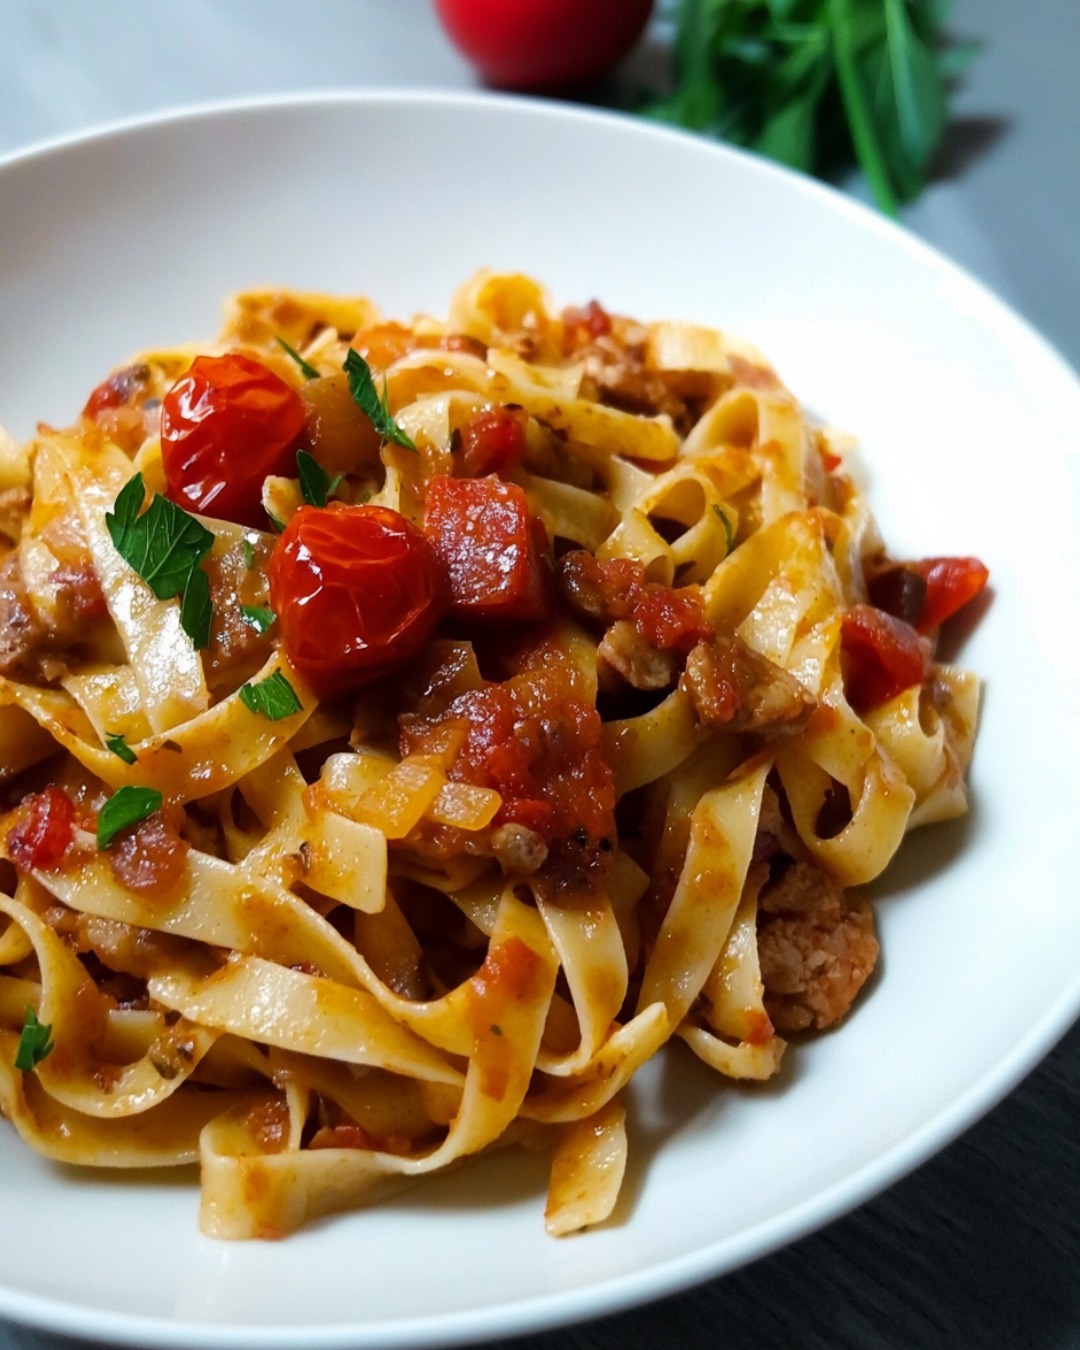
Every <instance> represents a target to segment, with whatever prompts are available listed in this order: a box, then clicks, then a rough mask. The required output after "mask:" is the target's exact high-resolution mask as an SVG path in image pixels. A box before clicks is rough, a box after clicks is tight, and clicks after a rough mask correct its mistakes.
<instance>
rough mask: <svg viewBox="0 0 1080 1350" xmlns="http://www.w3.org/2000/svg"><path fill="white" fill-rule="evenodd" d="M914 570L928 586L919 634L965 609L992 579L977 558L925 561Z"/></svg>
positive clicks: (918, 626) (916, 564) (920, 617)
mask: <svg viewBox="0 0 1080 1350" xmlns="http://www.w3.org/2000/svg"><path fill="white" fill-rule="evenodd" d="M913 567H914V569H915V571H916V572H918V574H919V575H920V576H921V577H922V579H923V581H925V583H926V598H925V600H924V601H923V605H922V612H921V613H920V615H919V621H918V623H917V625H916V627H917V628H918V630H919V632H920V633H926V632H929V631H930V629H932V628H937V627H938V625H939V624H943V623H944V622H945V620H946V619H949V618H951V617H952V616H953V615H954V614H955V613H956V612H957V610H960V609H963V607H964V606H965V605H966V604H968V603H969V602H970V601H972V600H974V599H975V597H976V596H977V595H978V594H979V593H980V592H981V591H982V589H983V587H984V586H985V585H986V583H987V581H988V579H989V577H990V572H989V570H988V569H987V568H986V567H985V566H984V565H983V564H982V563H981V562H980V561H979V560H978V558H924V559H923V560H922V561H921V562H917V563H914V564H913Z"/></svg>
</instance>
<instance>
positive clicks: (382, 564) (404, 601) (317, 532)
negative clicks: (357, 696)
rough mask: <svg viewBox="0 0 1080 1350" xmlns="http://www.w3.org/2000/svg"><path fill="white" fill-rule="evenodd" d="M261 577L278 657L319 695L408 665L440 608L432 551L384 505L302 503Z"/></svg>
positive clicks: (442, 592) (442, 580) (441, 577)
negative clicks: (279, 644) (278, 641)
mask: <svg viewBox="0 0 1080 1350" xmlns="http://www.w3.org/2000/svg"><path fill="white" fill-rule="evenodd" d="M267 575H268V577H269V579H270V603H271V605H272V606H273V608H274V612H275V613H276V614H277V617H278V623H279V624H280V625H281V636H282V641H283V642H284V644H285V651H286V652H287V654H288V657H289V660H290V661H291V662H292V664H293V665H294V666H295V667H296V669H297V670H298V671H299V672H300V674H301V675H303V676H304V677H305V678H306V679H307V680H308V681H309V683H310V684H311V686H312V688H313V689H314V690H315V692H316V693H317V694H318V695H319V696H320V697H325V696H326V695H329V694H335V693H342V692H344V691H345V690H347V689H353V688H356V687H357V686H359V685H361V684H366V683H367V682H368V681H370V680H374V679H377V678H378V677H379V676H380V675H385V674H386V673H387V672H388V671H390V670H393V669H394V668H395V667H396V666H399V665H401V664H402V663H403V662H405V661H408V660H409V658H410V657H413V656H415V655H416V653H417V652H418V651H419V650H420V648H421V647H422V646H423V645H424V643H425V642H426V641H427V640H428V638H429V637H430V636H431V633H432V631H433V629H434V628H435V625H436V624H437V623H438V622H439V619H440V618H441V617H442V614H443V611H444V609H445V608H446V576H445V573H444V571H443V568H442V566H441V564H440V563H439V562H438V560H437V559H436V557H435V554H434V552H433V551H432V548H431V545H430V544H429V543H428V541H427V540H426V539H425V538H424V536H423V535H422V534H421V533H420V531H419V530H418V529H417V528H416V527H415V526H414V525H410V524H409V522H408V521H407V520H406V519H405V517H404V516H401V515H399V514H398V513H397V512H396V511H391V510H390V509H389V508H388V507H385V506H346V505H345V504H344V503H342V502H333V503H331V504H330V505H329V506H326V507H316V506H302V507H301V508H300V509H299V511H297V512H296V514H295V515H294V516H293V518H292V520H290V521H289V523H288V525H287V526H286V527H285V531H284V533H283V534H282V535H281V537H280V539H279V540H278V541H277V544H276V546H275V548H274V552H273V553H272V554H271V557H270V564H269V566H268V568H267Z"/></svg>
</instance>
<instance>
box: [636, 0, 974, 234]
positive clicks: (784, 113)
mask: <svg viewBox="0 0 1080 1350" xmlns="http://www.w3.org/2000/svg"><path fill="white" fill-rule="evenodd" d="M947 9H948V3H947V0H673V2H672V3H670V4H669V5H668V13H669V14H671V15H673V16H674V18H675V20H676V38H675V81H674V88H673V90H672V92H671V93H670V95H668V96H666V97H663V98H660V99H655V98H654V99H653V100H652V101H650V102H649V103H648V104H646V106H645V109H644V111H645V112H646V113H647V114H649V115H650V116H654V117H658V118H661V119H663V120H665V121H670V122H676V123H678V124H679V125H681V126H685V127H689V128H691V129H692V130H695V131H703V132H706V133H707V134H709V135H712V136H715V137H717V138H718V139H721V140H726V141H734V142H735V143H736V144H738V145H745V146H748V147H749V148H750V149H752V150H756V151H758V152H759V153H761V154H764V155H768V156H770V157H771V158H772V159H776V160H779V161H780V162H781V163H783V164H789V165H791V166H792V167H793V168H796V169H801V170H802V171H803V172H806V173H816V174H818V175H820V176H822V177H828V176H831V175H833V174H835V172H836V171H837V170H838V169H839V168H842V167H843V165H844V163H845V162H850V161H851V160H852V159H854V160H856V161H857V162H858V164H859V165H860V167H861V168H862V170H863V172H864V174H865V175H866V178H867V181H868V182H869V184H870V187H871V189H872V191H873V194H874V197H875V199H876V201H877V203H878V205H879V206H880V207H881V208H882V210H884V211H887V212H889V213H890V214H893V215H895V214H896V210H897V206H898V204H899V203H901V202H905V201H910V200H911V199H912V198H914V197H916V196H918V194H919V192H920V191H921V190H922V188H923V187H924V186H925V183H926V174H927V167H928V164H929V161H930V157H931V155H932V153H933V151H934V150H935V149H936V147H937V145H938V142H939V141H940V139H941V134H942V131H943V130H944V127H945V121H946V114H947V96H948V83H949V80H950V79H951V78H952V77H953V76H955V75H956V74H957V73H958V72H959V71H960V70H961V69H962V68H963V66H964V65H965V64H966V62H967V61H968V60H969V59H970V57H971V55H972V52H973V50H974V48H973V47H972V46H971V45H970V44H968V45H967V46H963V45H957V44H951V43H950V42H949V41H948V40H947V39H946V37H945V34H944V21H945V14H946V11H947Z"/></svg>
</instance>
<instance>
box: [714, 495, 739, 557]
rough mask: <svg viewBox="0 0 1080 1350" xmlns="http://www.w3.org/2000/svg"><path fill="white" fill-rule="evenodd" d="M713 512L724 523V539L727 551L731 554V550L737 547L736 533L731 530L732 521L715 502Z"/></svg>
mask: <svg viewBox="0 0 1080 1350" xmlns="http://www.w3.org/2000/svg"><path fill="white" fill-rule="evenodd" d="M713 510H714V511H715V512H716V514H717V515H718V516H719V517H720V519H721V520H722V521H723V522H724V539H725V540H726V541H727V551H728V552H729V553H730V552H731V550H732V549H733V548H734V547H735V532H734V530H733V529H732V528H731V521H730V520H728V518H727V513H726V512H724V511H723V510H721V508H720V507H719V506H717V505H716V503H715V502H713Z"/></svg>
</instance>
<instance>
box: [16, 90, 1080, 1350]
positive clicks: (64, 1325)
mask: <svg viewBox="0 0 1080 1350" xmlns="http://www.w3.org/2000/svg"><path fill="white" fill-rule="evenodd" d="M393 105H399V106H408V107H427V108H430V109H435V110H446V109H456V110H469V111H473V112H477V111H483V112H484V113H485V114H486V115H491V116H499V115H506V114H512V115H521V116H525V117H530V118H540V119H544V120H547V121H551V122H564V123H566V124H572V123H580V122H582V121H585V122H588V123H594V124H606V125H608V126H609V127H610V128H611V129H612V130H613V132H615V133H617V134H629V135H632V136H648V137H656V138H662V139H669V140H671V141H672V142H673V143H678V144H680V145H683V146H686V145H694V146H695V147H696V148H697V149H698V150H700V151H701V152H702V153H704V154H705V155H707V156H710V157H719V158H721V159H723V158H729V159H733V160H736V161H738V162H739V163H740V164H741V165H742V166H743V168H744V169H746V168H750V169H751V170H752V171H753V172H756V173H760V174H763V175H768V176H777V177H780V178H782V179H784V180H786V181H787V182H788V183H789V185H790V186H791V187H792V188H793V189H794V190H796V191H798V192H801V193H806V194H810V195H812V196H814V197H817V198H819V199H821V200H823V201H825V202H826V203H828V205H829V207H830V209H832V210H833V211H838V212H839V213H840V215H841V216H844V217H847V218H849V219H851V220H852V221H854V222H855V223H856V224H857V225H858V226H859V227H860V228H862V229H869V230H872V231H873V232H875V233H878V234H882V235H885V236H886V237H888V238H889V239H890V241H891V243H892V244H893V246H894V247H901V248H902V249H904V250H905V251H907V252H908V253H910V254H912V255H913V256H915V257H916V258H919V259H921V260H922V261H923V263H925V264H929V265H931V266H933V267H935V268H936V269H938V271H939V272H940V273H941V274H942V275H943V276H946V277H951V278H953V279H956V280H962V281H963V282H964V283H965V284H966V285H968V286H970V287H972V288H974V294H976V295H977V296H978V299H979V302H980V304H981V305H982V306H983V307H984V308H983V311H982V312H983V313H984V315H985V317H986V321H987V322H990V323H991V324H1002V323H1004V324H1005V325H1007V326H1008V327H1009V328H1011V330H1012V331H1013V332H1014V333H1016V334H1017V335H1018V336H1019V337H1021V338H1022V339H1023V341H1024V342H1025V343H1026V344H1027V346H1028V347H1029V348H1030V349H1031V351H1032V354H1034V355H1037V356H1038V357H1039V359H1040V360H1041V361H1042V362H1043V363H1044V364H1045V365H1046V369H1047V370H1048V371H1052V372H1053V373H1055V374H1056V376H1057V377H1058V379H1059V380H1063V381H1064V386H1065V387H1067V388H1069V389H1070V390H1071V393H1072V395H1073V396H1074V397H1075V398H1077V400H1078V406H1080V376H1078V374H1077V372H1076V371H1075V370H1074V369H1073V367H1072V366H1071V364H1070V363H1069V361H1068V360H1067V359H1066V357H1065V356H1064V355H1063V354H1062V353H1061V352H1060V351H1059V350H1058V349H1057V348H1056V347H1055V346H1054V344H1053V343H1051V342H1050V341H1049V340H1048V339H1047V338H1046V337H1045V336H1043V335H1042V334H1041V333H1040V332H1039V331H1038V330H1037V329H1036V328H1035V327H1034V325H1033V324H1032V323H1031V322H1030V321H1029V320H1028V319H1026V318H1025V317H1024V316H1023V315H1022V314H1020V313H1019V312H1017V311H1016V310H1015V309H1013V308H1012V307H1011V306H1010V305H1008V304H1007V303H1006V302H1005V301H1004V300H1002V299H1001V298H1000V297H999V296H997V295H996V294H995V293H994V292H993V291H992V290H991V289H990V288H989V287H988V286H987V285H986V284H985V283H984V282H982V281H981V280H979V279H978V277H976V276H975V274H974V273H972V272H970V271H969V270H968V269H966V268H965V267H963V266H962V265H960V264H958V263H956V262H954V261H952V260H951V259H950V258H949V257H948V256H947V255H946V254H944V253H943V252H941V251H940V250H939V249H938V248H936V247H934V246H933V245H931V244H929V243H927V242H926V241H925V240H923V239H921V238H919V237H918V236H917V235H915V234H913V233H912V232H911V231H909V230H908V229H906V228H905V227H904V226H903V225H901V224H900V223H899V222H898V221H895V220H892V219H890V218H888V217H886V216H884V215H882V214H880V213H879V212H878V211H876V210H874V209H873V208H872V207H871V206H869V205H867V204H865V203H864V202H862V201H859V200H857V199H856V198H854V197H852V196H850V195H848V194H846V193H844V192H842V191H841V190H840V189H838V188H836V187H833V186H831V185H829V184H826V183H823V182H821V181H819V180H817V179H814V178H811V177H809V176H807V175H804V174H802V173H799V172H798V171H796V170H793V169H790V168H787V167H785V166H783V165H780V164H776V163H774V162H773V161H770V160H766V159H764V158H762V157H760V156H758V155H755V154H753V153H752V152H750V151H747V150H744V149H742V148H740V147H736V146H731V145H727V144H723V143H718V142H715V141H710V140H707V139H706V138H705V137H703V136H702V135H700V134H697V133H694V132H689V131H685V130H683V129H680V128H676V127H670V126H667V125H664V124H661V123H656V122H651V121H648V120H647V119H644V118H640V117H637V116H634V115H633V114H630V113H625V112H621V111H616V110H613V109H606V108H595V107H592V106H588V105H581V104H569V103H562V102H555V101H553V100H550V99H546V98H544V97H542V96H539V95H524V94H511V93H503V92H496V91H491V92H488V91H482V90H475V89H473V90H452V89H447V90H442V89H436V88H430V87H426V86H416V87H401V86H392V87H391V86H387V87H377V86H372V87H367V88H364V89H349V88H331V89H313V90H307V91H305V90H298V91H289V92H285V93H266V94H260V95H257V96H238V97H232V98H224V99H209V100H200V101H194V102H184V103H180V104H175V105H170V106H168V107H165V108H162V109H159V110H155V111H153V112H150V113H138V114H134V115H132V116H127V117H121V118H116V119H110V120H106V121H101V122H96V123H94V124H93V125H90V126H88V127H85V128H81V129H79V130H77V131H73V132H68V133H64V134H60V135H56V136H50V137H45V138H41V139H38V140H36V141H34V142H32V143H30V144H28V145H24V146H19V147H18V148H16V149H14V150H11V151H8V152H7V153H5V154H3V155H0V180H2V178H3V176H4V175H5V174H7V173H9V172H11V171H13V170H16V169H18V168H20V167H22V166H24V165H29V164H32V163H33V162H35V161H40V160H47V159H52V158H56V159H59V158H61V157H62V156H63V155H65V154H70V153H72V152H75V151H78V150H79V149H80V148H81V147H83V146H88V145H95V144H101V143H104V142H108V141H116V140H122V139H124V138H126V137H131V136H136V137H137V136H140V135H142V134H144V133H146V132H148V131H153V130H155V129H157V128H161V127H170V126H183V125H184V124H187V123H195V122H202V121H212V120H215V119H220V118H226V119H231V118H234V117H238V118H242V117H251V116H257V115H260V114H263V113H266V114H272V113H279V112H281V111H283V110H288V109H298V110H307V109H313V108H319V107H323V108H328V109H332V108H340V109H343V110H344V109H353V108H361V107H379V108H381V107H386V106H393ZM1078 1018H1080V971H1078V973H1077V975H1076V977H1075V978H1074V980H1073V981H1072V982H1071V984H1069V985H1066V986H1065V987H1064V988H1063V989H1061V990H1060V991H1059V992H1058V994H1057V996H1056V998H1054V999H1053V1000H1052V1001H1051V1002H1050V1003H1049V1004H1048V1006H1047V1007H1046V1008H1045V1009H1044V1011H1043V1013H1042V1015H1041V1016H1040V1017H1039V1018H1038V1019H1037V1020H1036V1021H1034V1022H1033V1023H1032V1024H1031V1025H1030V1026H1029V1027H1028V1029H1027V1031H1026V1033H1025V1034H1024V1035H1023V1036H1022V1037H1021V1038H1020V1040H1019V1041H1017V1042H1016V1043H1015V1044H1014V1046H1013V1048H1012V1050H1011V1051H1010V1052H1009V1053H1008V1054H1007V1055H1005V1056H1004V1058H1003V1059H1002V1060H1000V1061H998V1063H997V1064H996V1065H995V1067H994V1068H993V1069H992V1070H991V1071H989V1072H987V1073H986V1074H984V1075H983V1077H982V1078H981V1079H979V1080H978V1081H977V1082H975V1083H973V1084H972V1085H971V1086H970V1087H969V1088H968V1089H967V1090H966V1091H965V1092H963V1093H962V1094H961V1095H960V1096H959V1097H957V1098H956V1099H954V1100H953V1101H951V1102H950V1103H949V1105H948V1106H947V1107H945V1108H943V1109H942V1110H939V1111H938V1112H937V1113H936V1114H934V1115H933V1116H931V1117H930V1118H929V1119H927V1120H926V1121H924V1122H923V1124H922V1125H921V1126H919V1127H918V1128H917V1129H916V1130H915V1131H913V1132H912V1134H911V1135H909V1136H908V1137H907V1138H905V1139H903V1140H902V1141H900V1142H899V1143H897V1144H894V1145H892V1146H890V1147H889V1148H888V1149H887V1150H885V1152H883V1153H882V1154H880V1155H878V1156H877V1157H875V1158H874V1159H873V1160H872V1161H870V1162H867V1163H865V1164H863V1165H862V1166H860V1167H859V1168H858V1169H857V1170H855V1171H853V1172H852V1173H851V1174H849V1175H848V1176H846V1177H845V1178H844V1179H843V1180H842V1181H839V1182H836V1183H834V1184H833V1185H831V1186H829V1187H828V1188H827V1189H825V1190H824V1191H821V1192H819V1193H817V1194H815V1195H814V1196H812V1197H810V1198H808V1199H807V1200H805V1201H803V1202H801V1203H799V1204H797V1205H795V1206H794V1207H792V1208H789V1209H786V1210H785V1211H783V1213H781V1214H778V1215H774V1216H772V1217H770V1218H769V1219H766V1220H763V1221H760V1222H758V1223H756V1224H754V1225H752V1226H751V1227H749V1228H746V1229H743V1230H741V1231H740V1232H739V1233H738V1234H737V1235H735V1236H732V1237H728V1238H724V1239H719V1240H717V1241H714V1242H712V1243H709V1244H708V1245H706V1246H703V1247H701V1248H699V1249H697V1250H696V1251H694V1252H691V1253H689V1254H684V1255H680V1256H675V1257H669V1258H667V1259H665V1260H663V1261H660V1262H658V1263H656V1264H654V1265H652V1266H650V1267H649V1269H648V1270H647V1271H645V1272H634V1273H632V1274H629V1275H623V1276H618V1277H616V1278H608V1279H603V1280H600V1281H597V1282H596V1283H594V1284H591V1285H589V1286H588V1287H586V1288H583V1289H576V1290H571V1291H568V1292H560V1293H557V1294H543V1295H535V1296H531V1297H528V1298H523V1299H517V1300H514V1301H512V1302H508V1303H497V1304H493V1305H491V1306H487V1307H483V1308H470V1309H468V1310H465V1311H454V1312H448V1313H437V1314H430V1315H424V1316H420V1317H415V1318H404V1319H400V1318H394V1319H392V1320H390V1319H383V1320H380V1321H365V1322H348V1323H346V1322H341V1323H336V1324H332V1325H325V1326H314V1327H304V1326H302V1325H300V1324H296V1325H290V1326H285V1327H273V1326H267V1325H261V1324H258V1323H250V1322H247V1323H232V1322H229V1323H202V1322H197V1321H190V1320H189V1321H177V1320H174V1319H171V1318H168V1317H166V1316H162V1317H160V1318H159V1317H151V1316H146V1315H143V1314H130V1313H123V1312H114V1311H107V1310H104V1309H98V1308H92V1307H91V1308H86V1307H83V1306H81V1305H80V1304H78V1303H77V1302H74V1301H67V1300H64V1299H61V1298H53V1297H46V1296H42V1295H36V1294H25V1293H21V1292H19V1291H18V1290H11V1289H9V1288H8V1287H6V1286H5V1284H4V1281H3V1278H2V1277H0V1319H8V1320H10V1321H11V1322H14V1323H21V1324H24V1325H27V1326H32V1327H35V1328H39V1329H41V1330H45V1331H49V1332H54V1333H58V1334H62V1335H67V1336H75V1337H81V1338H90V1339H93V1340H97V1341H108V1342H112V1343H115V1344H122V1345H129V1346H139V1345H153V1346H155V1347H158V1346H160V1347H170V1348H171V1347H176V1350H214V1347H217V1346H220V1345H222V1344H224V1343H225V1342H227V1343H228V1345H229V1346H231V1347H238V1348H242V1350H247V1348H248V1347H250V1350H285V1347H301V1346H303V1347H310V1348H311V1350H350V1348H351V1347H361V1346H364V1347H369V1350H374V1348H375V1347H387V1350H390V1348H391V1347H393V1348H395V1350H397V1348H400V1350H411V1348H412V1347H437V1346H450V1345H461V1344H464V1343H472V1342H482V1341H490V1340H493V1339H495V1338H498V1337H507V1336H520V1335H526V1334H530V1333H539V1332H543V1331H546V1330H551V1329H553V1328H557V1327H561V1326H566V1325H568V1324H570V1323H584V1322H587V1321H591V1320H594V1319H596V1318H600V1317H606V1316H611V1315H613V1314H616V1313H619V1312H621V1311H625V1310H627V1309H629V1308H632V1307H635V1306H639V1305H642V1304H645V1303H648V1302H652V1301H655V1300H657V1299H661V1298H664V1297H667V1296H670V1295H674V1294H678V1293H680V1292H682V1291H684V1290H686V1289H688V1288H691V1287H693V1286H695V1285H698V1284H701V1283H703V1282H704V1281H707V1280H710V1279H713V1278H718V1277H720V1276H722V1275H724V1274H727V1273H729V1272H730V1271H733V1270H735V1269H737V1268H739V1267H741V1266H743V1265H746V1264H749V1263H750V1262H752V1261H755V1260H758V1259H759V1258H761V1257H763V1256H766V1255H768V1254H769V1253H771V1252H773V1251H776V1250H777V1249H779V1248H781V1247H783V1246H787V1245H788V1244H790V1243H792V1242H795V1241H797V1240H799V1239H800V1238H803V1237H805V1236H807V1235H808V1234H809V1233H812V1232H814V1231H816V1230H818V1229H820V1228H822V1227H824V1226H825V1225H826V1224H828V1223H831V1222H832V1221H834V1220H835V1219H838V1218H840V1217H841V1216H843V1215H844V1214H846V1213H848V1212H850V1211H851V1210H853V1209H855V1208H857V1207H858V1206H859V1205H861V1204H863V1203H865V1202H866V1201H868V1200H869V1199H871V1198H872V1197H873V1196H875V1195H877V1194H879V1193H880V1192H881V1191H883V1190H884V1189H886V1188H887V1187H888V1186H890V1185H892V1184H893V1183H895V1182H896V1181H898V1180H900V1179H901V1178H902V1177H904V1176H906V1175H907V1174H908V1173H910V1172H911V1171H913V1170H914V1169H916V1168H917V1167H919V1166H921V1165H922V1164H923V1163H924V1162H926V1161H927V1160H928V1159H929V1158H930V1157H932V1156H933V1155H934V1154H936V1153H937V1152H939V1151H940V1150H941V1149H943V1148H945V1147H946V1146H947V1145H948V1144H950V1143H951V1142H953V1141H954V1140H955V1139H956V1138H957V1137H958V1136H959V1135H960V1134H961V1133H963V1132H964V1131H965V1130H966V1129H968V1128H970V1127H971V1126H972V1125H974V1124H975V1123H976V1121H978V1120H979V1119H980V1118H981V1117H983V1116H984V1115H985V1114H986V1113H987V1112H989V1111H990V1110H991V1109H993V1107H995V1106H996V1105H997V1104H998V1103H999V1102H1000V1101H1001V1100H1002V1099H1003V1098H1004V1097H1005V1096H1007V1095H1008V1094H1009V1093H1010V1092H1011V1091H1012V1090H1013V1089H1014V1088H1015V1087H1016V1086H1017V1085H1018V1084H1019V1083H1020V1082H1021V1080H1022V1079H1023V1078H1025V1077H1026V1076H1027V1075H1028V1074H1029V1073H1030V1072H1031V1071H1032V1069H1034V1068H1035V1067H1036V1066H1037V1064H1038V1063H1039V1062H1040V1061H1041V1060H1042V1059H1043V1058H1044V1057H1045V1056H1046V1055H1047V1054H1048V1053H1049V1052H1050V1050H1051V1049H1052V1048H1053V1047H1054V1046H1055V1045H1056V1044H1057V1043H1058V1041H1060V1040H1061V1038H1062V1037H1063V1036H1064V1035H1065V1034H1066V1033H1067V1032H1068V1031H1069V1029H1070V1028H1071V1027H1072V1025H1073V1023H1074V1022H1075V1021H1076V1020H1077V1019H1078ZM736 1246H737V1247H738V1250H737V1251H729V1248H734V1247H736ZM2 1329H3V1328H2V1321H0V1331H2Z"/></svg>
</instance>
